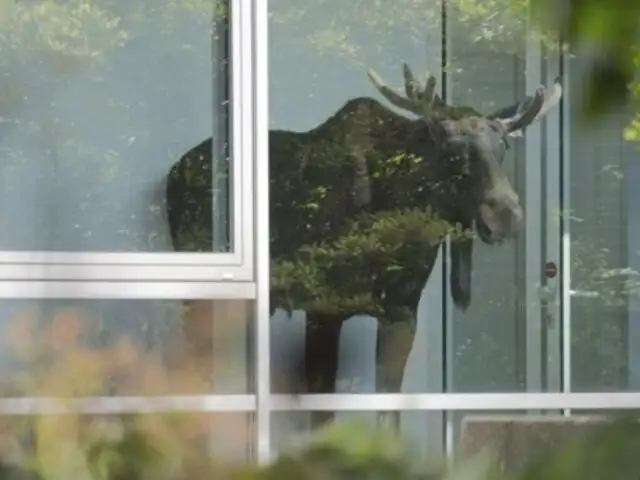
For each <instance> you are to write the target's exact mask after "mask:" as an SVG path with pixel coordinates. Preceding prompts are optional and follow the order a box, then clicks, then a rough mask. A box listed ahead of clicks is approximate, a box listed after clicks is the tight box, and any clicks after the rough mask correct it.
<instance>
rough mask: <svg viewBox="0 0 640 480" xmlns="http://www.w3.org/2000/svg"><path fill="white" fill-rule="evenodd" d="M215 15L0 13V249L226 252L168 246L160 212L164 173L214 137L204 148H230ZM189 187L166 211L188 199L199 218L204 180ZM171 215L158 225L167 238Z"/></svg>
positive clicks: (170, 11) (206, 246)
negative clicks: (0, 27) (194, 204)
mask: <svg viewBox="0 0 640 480" xmlns="http://www.w3.org/2000/svg"><path fill="white" fill-rule="evenodd" d="M214 3H215V10H216V11H215V13H214V12H213V10H212V3H211V2H200V1H195V2H172V1H169V0H161V1H160V2H158V1H155V0H145V1H142V2H135V3H133V4H132V3H131V2H129V1H125V0H116V1H108V2H105V1H98V2H92V3H91V4H90V5H89V4H88V3H87V2H83V1H79V0H72V1H68V2H8V3H7V5H10V6H6V8H5V9H3V32H4V34H3V36H2V39H0V47H1V48H2V51H3V52H4V54H3V61H2V64H1V65H0V74H1V77H2V79H3V80H2V86H1V88H0V116H1V117H2V119H1V121H0V149H1V150H2V158H3V161H2V167H1V168H2V175H0V179H1V180H0V199H1V200H2V201H1V202H0V205H1V207H0V227H1V228H0V249H5V250H37V251H47V250H52V251H116V252H130V251H132V252H138V251H173V250H174V248H177V249H178V250H185V251H191V250H204V251H209V252H210V251H212V249H213V250H214V251H226V250H227V249H228V239H226V240H225V239H222V240H224V241H223V242H222V243H220V244H219V245H214V244H213V238H212V237H211V236H205V237H203V238H200V239H198V241H197V242H195V241H191V240H187V239H182V237H180V238H179V239H177V240H176V239H173V238H172V236H171V235H170V228H169V226H168V225H167V212H166V203H167V199H166V191H165V190H166V183H167V177H168V176H169V172H170V170H171V168H172V166H173V165H174V164H175V163H176V162H177V161H178V160H179V159H180V158H181V157H182V156H183V155H184V154H185V152H187V151H188V150H189V149H191V148H192V147H193V145H195V144H197V143H198V142H200V141H202V139H204V138H207V137H211V135H212V131H213V130H212V128H213V127H215V135H216V148H217V149H218V150H219V149H221V148H222V146H224V145H226V143H227V142H228V139H227V136H228V132H227V117H226V110H227V104H228V94H227V93H228V92H227V76H228V75H227V69H226V65H225V63H226V59H225V58H224V57H225V56H226V53H225V52H224V50H225V48H226V43H227V41H226V37H227V35H228V34H227V32H226V31H225V30H224V29H222V27H221V24H223V23H225V19H227V16H228V15H227V12H226V8H225V2H224V1H222V0H221V1H216V2H214ZM212 15H214V18H215V21H214V22H213V23H214V31H213V37H212ZM212 38H213V44H214V50H216V52H217V53H216V57H217V58H214V63H215V65H214V68H213V70H214V72H215V75H214V81H213V84H212V55H211V54H212V52H211V50H212ZM212 91H213V98H212ZM212 118H213V119H214V120H213V124H212ZM227 156H228V155H227V154H225V155H219V158H220V159H221V164H224V162H226V158H227ZM201 173H202V174H205V175H207V177H206V178H201V179H200V180H199V183H197V182H196V183H195V184H190V183H187V184H182V185H181V188H182V190H181V191H179V192H178V193H177V198H171V199H170V200H169V203H172V202H173V203H176V202H177V203H182V202H189V201H193V200H190V197H191V196H194V197H196V198H197V199H198V202H200V203H202V204H208V205H209V207H208V208H209V210H211V207H210V205H211V202H212V194H211V182H212V179H211V169H210V168H209V170H208V171H207V172H201ZM216 173H217V172H216ZM222 173H223V174H224V172H222ZM224 177H226V174H225V175H222V177H221V178H224ZM222 182H223V183H222V184H221V185H218V186H217V191H218V190H219V191H220V192H221V193H220V195H217V197H216V198H218V197H220V200H219V201H218V203H219V204H220V208H221V209H222V210H221V211H220V212H217V216H220V215H222V216H223V220H224V218H225V217H226V216H227V214H228V212H227V211H226V209H227V208H228V207H227V205H226V204H225V203H224V202H222V197H225V196H226V195H227V193H226V192H225V190H224V188H222V189H221V187H224V182H225V180H222ZM207 184H208V187H207ZM224 200H225V201H226V200H228V199H226V198H224ZM202 208H206V207H204V206H203V207H202ZM180 214H181V212H180V210H179V209H178V211H177V212H176V211H175V210H174V211H172V212H171V214H170V217H171V219H172V226H171V230H172V231H173V229H176V228H177V229H178V230H179V227H176V226H175V224H176V223H179V222H181V220H180V219H179V218H178V220H175V217H176V216H179V215H180ZM208 222H209V223H211V219H208ZM225 223H226V220H225V221H219V224H220V227H219V228H218V229H217V231H216V240H219V238H218V236H219V235H224V234H225V227H224V225H225Z"/></svg>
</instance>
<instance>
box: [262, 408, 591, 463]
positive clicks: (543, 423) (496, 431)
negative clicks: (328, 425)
mask: <svg viewBox="0 0 640 480" xmlns="http://www.w3.org/2000/svg"><path fill="white" fill-rule="evenodd" d="M312 415H314V413H311V412H299V411H296V412H278V413H274V414H273V415H272V429H273V435H272V442H273V448H274V450H275V451H276V452H286V451H291V450H294V449H298V448H300V446H301V445H303V444H304V442H306V441H308V440H309V439H310V438H311V435H312V433H313V430H312V429H311V424H312V421H311V416H312ZM326 415H331V416H333V417H334V418H335V421H336V422H345V421H353V420H357V421H360V422H363V423H365V424H366V425H369V426H370V427H371V428H377V426H382V425H386V424H385V423H381V422H380V420H384V418H385V417H387V418H393V417H394V416H398V417H399V418H400V423H399V425H400V427H399V430H398V431H399V433H400V435H401V438H402V439H403V440H404V441H406V442H407V443H408V445H409V446H410V448H412V449H414V451H415V452H416V453H417V454H418V455H420V456H421V458H422V459H426V460H428V461H430V462H431V464H432V465H437V463H436V462H437V461H438V459H440V458H441V457H442V456H443V455H444V454H445V453H446V452H447V450H448V449H449V450H450V453H452V454H453V455H454V458H455V459H456V460H461V461H462V460H464V459H468V458H469V457H471V456H473V455H474V454H477V453H479V452H481V451H483V450H484V449H485V448H487V447H488V448H491V449H492V450H493V453H494V455H496V456H497V458H498V460H499V461H500V463H501V464H502V466H503V467H504V468H506V469H508V470H513V469H516V468H520V467H521V466H522V465H524V464H525V463H526V462H527V461H530V460H533V459H534V458H535V457H536V455H538V454H540V453H543V452H545V451H551V450H550V447H551V448H557V447H558V446H559V445H561V444H562V443H563V442H565V441H566V440H567V439H569V438H572V436H573V437H574V438H575V436H576V433H577V434H578V435H579V434H580V433H583V430H580V428H579V426H578V427H575V426H574V425H575V423H573V422H571V421H570V420H568V419H567V417H563V416H562V415H561V414H560V412H556V411H542V412H527V411H495V410H493V411H486V412H483V411H455V412H439V411H422V412H420V411H411V412H409V411H401V412H385V413H384V414H382V413H380V412H329V413H328V414H326ZM447 445H448V446H449V447H447Z"/></svg>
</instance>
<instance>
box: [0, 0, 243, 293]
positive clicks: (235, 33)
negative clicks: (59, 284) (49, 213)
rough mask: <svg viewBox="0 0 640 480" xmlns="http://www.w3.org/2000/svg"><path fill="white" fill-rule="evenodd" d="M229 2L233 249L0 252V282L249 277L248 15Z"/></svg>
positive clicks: (239, 0)
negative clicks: (215, 250) (202, 250)
mask: <svg viewBox="0 0 640 480" xmlns="http://www.w3.org/2000/svg"><path fill="white" fill-rule="evenodd" d="M229 1H230V4H231V15H230V17H231V21H230V35H231V42H230V43H231V53H230V56H231V58H232V61H231V62H230V63H231V65H232V73H231V97H232V99H233V100H232V101H231V102H230V109H231V112H230V116H231V128H230V130H231V158H232V162H231V163H232V172H231V182H230V183H231V185H230V188H229V190H230V192H229V197H230V202H229V203H230V205H231V208H230V212H229V217H230V223H231V236H232V241H233V243H234V250H233V252H231V253H214V252H212V253H195V252H194V253H189V252H167V253H164V252H148V253H147V252H91V251H86V252H63V251H0V281H3V280H54V281H80V280H84V281H87V280H88V281H100V280H102V281H144V280H153V281H158V280H166V281H188V280H190V281H225V282H226V281H239V282H242V281H245V282H246V281H253V280H254V278H253V277H254V270H253V265H254V246H253V240H254V239H253V220H254V215H253V194H254V183H253V152H254V149H253V138H254V132H253V113H254V108H253V85H252V79H253V74H252V66H253V52H252V42H251V38H252V37H251V31H252V14H251V8H250V7H251V5H250V3H249V2H246V1H243V0H229ZM176 160H178V159H177V158H176Z"/></svg>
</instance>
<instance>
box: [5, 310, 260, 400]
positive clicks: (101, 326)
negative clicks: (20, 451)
mask: <svg viewBox="0 0 640 480" xmlns="http://www.w3.org/2000/svg"><path fill="white" fill-rule="evenodd" d="M253 309H254V302H253V301H246V300H72V299H69V300H67V299H56V300H2V301H0V312H1V315H2V317H1V318H2V321H1V322H0V331H1V335H0V338H2V341H1V344H2V348H1V349H0V351H1V352H2V353H1V354H0V369H1V370H2V372H3V373H2V375H1V378H2V380H1V381H0V384H1V385H0V387H1V388H0V396H2V397H46V396H52V397H55V396H57V395H67V394H73V395H76V396H84V397H102V396H113V395H116V396H125V397H126V396H150V397H153V396H163V395H165V396H166V395H200V394H212V393H215V394H222V395H228V394H236V395H242V394H249V393H251V392H253V391H254V387H253V383H254V382H253V380H252V379H253V373H252V372H253V361H252V358H253V343H252V342H251V338H252V336H253V318H254V311H253ZM0 404H1V401H0Z"/></svg>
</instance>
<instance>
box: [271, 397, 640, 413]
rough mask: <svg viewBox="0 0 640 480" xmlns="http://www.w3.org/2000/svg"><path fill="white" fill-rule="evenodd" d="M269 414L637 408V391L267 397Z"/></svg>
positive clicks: (639, 398)
mask: <svg viewBox="0 0 640 480" xmlns="http://www.w3.org/2000/svg"><path fill="white" fill-rule="evenodd" d="M269 404H270V410H272V411H330V412H337V411H374V412H381V411H409V410H412V411H418V410H430V411H443V412H444V411H453V410H462V411H473V410H499V411H505V410H554V409H557V410H560V409H568V410H574V409H575V410H578V409H579V410H625V409H637V408H638V405H640V392H619V393H611V392H589V393H409V394H375V393H374V394H324V395H315V394H313V395H299V396H296V397H295V398H293V397H291V396H289V395H271V396H270V399H269Z"/></svg>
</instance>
